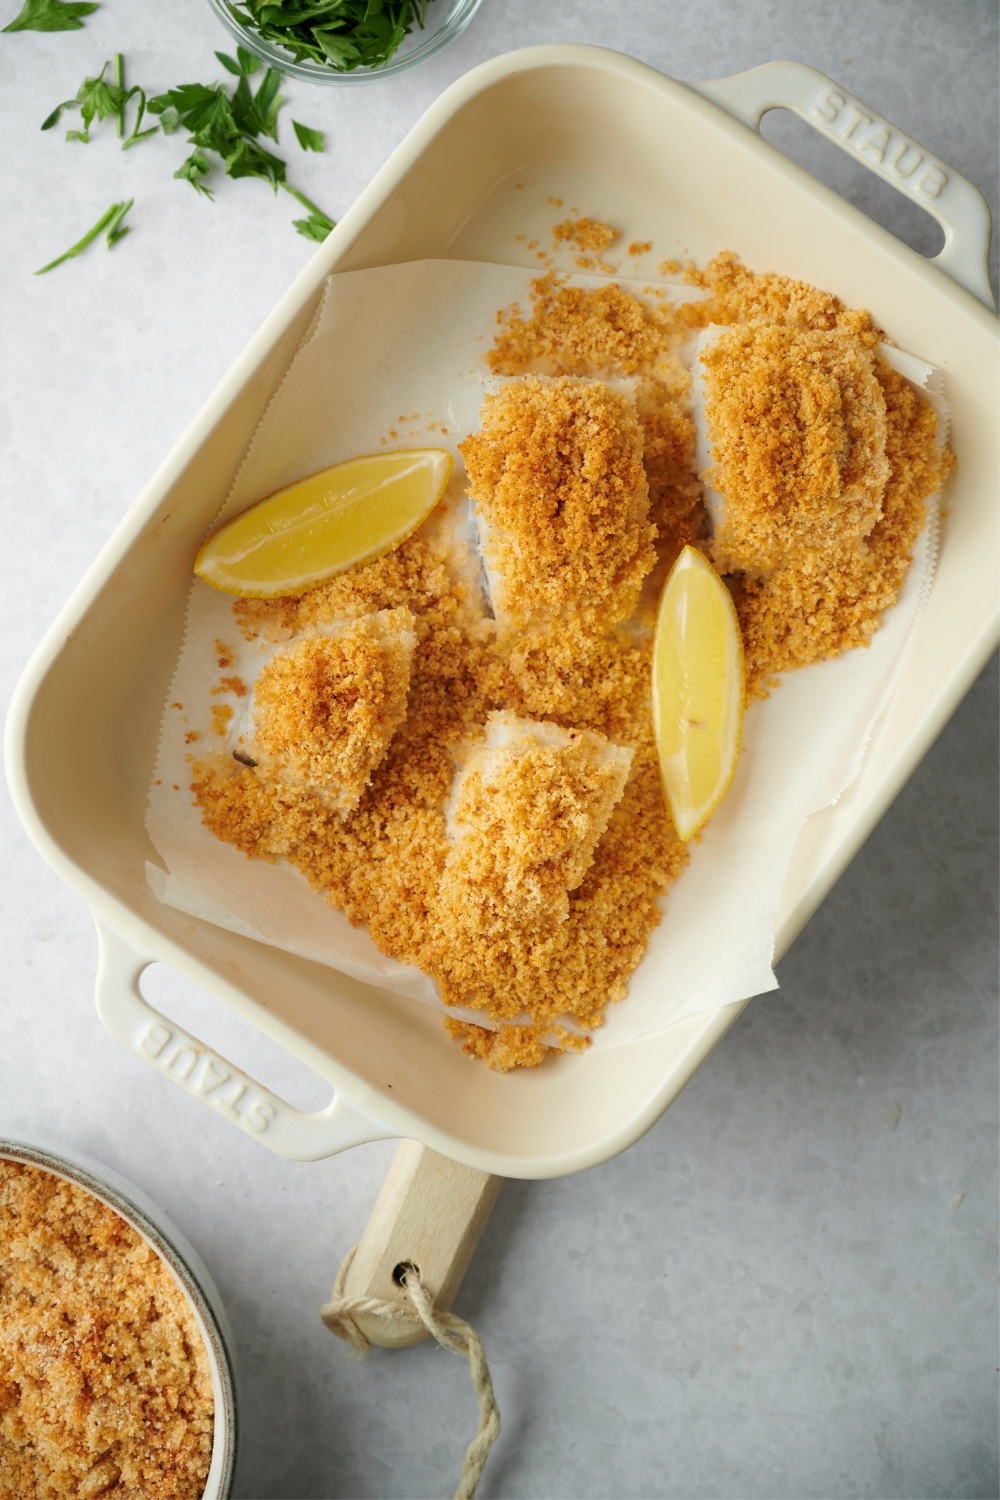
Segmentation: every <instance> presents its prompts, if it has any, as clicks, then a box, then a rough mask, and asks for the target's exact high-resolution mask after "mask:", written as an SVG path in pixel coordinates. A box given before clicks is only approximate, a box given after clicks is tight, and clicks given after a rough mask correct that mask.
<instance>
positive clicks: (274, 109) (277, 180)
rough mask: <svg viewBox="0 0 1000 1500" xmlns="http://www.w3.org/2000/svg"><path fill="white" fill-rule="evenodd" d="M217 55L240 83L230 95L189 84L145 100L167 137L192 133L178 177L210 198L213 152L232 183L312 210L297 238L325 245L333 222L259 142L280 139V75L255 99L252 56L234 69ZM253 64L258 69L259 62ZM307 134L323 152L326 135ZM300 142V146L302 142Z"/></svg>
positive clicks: (270, 75) (273, 73) (241, 55)
mask: <svg viewBox="0 0 1000 1500" xmlns="http://www.w3.org/2000/svg"><path fill="white" fill-rule="evenodd" d="M254 3H258V4H260V3H263V0H254ZM324 3H326V4H327V6H329V4H330V3H333V4H340V3H341V0H324ZM216 55H217V56H218V58H219V60H220V62H223V63H224V64H225V66H226V68H227V71H228V72H229V73H231V74H232V75H233V76H234V77H237V76H238V77H239V83H238V84H237V85H236V88H235V89H234V90H233V93H232V95H230V94H229V93H228V92H227V91H226V88H225V86H224V85H223V84H221V83H217V84H212V85H208V84H203V83H185V84H181V85H179V86H178V87H177V88H174V89H169V90H168V91H167V92H166V93H165V94H157V95H156V97H155V98H154V99H150V100H148V101H147V100H145V96H143V102H144V103H145V107H146V109H147V110H148V111H149V112H150V114H153V115H158V116H159V118H160V123H161V125H162V127H163V129H164V130H165V131H166V132H167V134H172V133H173V131H174V130H176V129H178V128H179V127H180V126H181V125H183V126H185V127H186V128H187V129H188V130H189V131H190V132H191V133H190V135H189V136H188V144H189V145H191V146H193V147H194V148H195V149H194V151H193V152H192V153H191V155H190V156H189V157H188V158H187V160H186V161H185V162H183V163H182V164H181V166H180V167H179V168H178V170H177V171H176V172H175V173H174V176H175V177H179V178H181V180H182V181H185V182H189V183H190V184H191V186H192V187H193V188H194V189H195V190H196V191H197V192H199V193H204V194H205V196H206V197H208V198H211V197H212V193H211V190H210V189H209V187H208V185H207V184H206V182H205V181H204V179H205V178H206V177H207V176H208V174H209V172H210V171H211V163H210V161H209V159H208V156H207V155H206V154H205V153H206V152H212V151H214V152H215V153H216V155H217V156H220V157H221V158H222V163H223V166H224V168H225V171H226V173H227V175H228V176H229V177H233V178H237V177H256V178H259V179H260V181H262V182H266V183H268V184H269V185H270V186H271V187H272V188H273V189H274V190H275V192H277V190H278V188H279V187H281V188H284V189H285V190H286V192H289V193H291V194H292V196H293V197H294V198H296V199H297V200H298V201H299V202H300V203H301V204H302V205H303V207H304V208H306V209H308V210H309V218H308V219H302V220H299V221H297V222H296V226H295V227H296V228H297V229H298V231H299V233H300V234H305V235H306V236H307V238H309V239H314V240H324V239H326V236H327V235H328V234H329V233H330V230H331V229H332V228H333V220H332V219H331V218H329V217H328V215H326V214H325V213H324V212H323V210H322V209H321V208H317V206H316V204H315V203H313V202H311V201H310V199H308V198H307V197H306V196H305V194H304V193H300V192H299V191H298V189H297V188H293V187H291V186H290V185H289V183H288V182H287V181H286V172H287V167H286V165H285V163H284V162H283V161H282V159H281V157H280V156H275V155H274V154H273V152H270V151H266V150H265V149H264V147H263V146H262V145H261V144H260V141H259V139H258V138H259V137H260V136H267V137H269V138H270V139H271V140H277V138H278V127H277V120H278V111H279V110H280V108H281V104H282V98H281V95H280V94H279V92H278V90H279V88H280V87H281V74H280V72H279V71H278V70H277V68H268V69H267V70H266V72H265V73H264V77H263V78H262V80H261V83H260V87H259V88H258V90H257V92H256V94H254V93H251V90H250V85H249V83H248V82H247V78H248V75H249V74H250V73H251V72H254V71H256V66H254V67H251V66H250V61H251V59H250V55H249V53H246V52H245V51H244V50H243V48H238V49H237V61H236V63H234V60H233V59H232V58H228V59H227V57H226V55H225V54H223V53H217V54H216ZM253 62H254V64H255V65H256V59H253ZM230 64H233V66H230ZM139 120H141V112H140V116H139V119H137V121H136V126H135V131H133V135H135V133H136V131H138V128H139ZM305 129H307V127H305V126H296V131H297V132H298V131H300V130H305ZM308 134H309V135H310V136H312V137H315V138H316V139H317V140H318V141H319V143H320V145H319V147H317V146H315V145H314V146H313V147H312V149H313V150H316V149H322V142H323V136H322V133H321V132H320V131H318V130H317V131H309V132H308ZM138 138H141V137H137V139H138ZM299 138H300V140H301V136H300V137H299ZM126 144H128V143H126Z"/></svg>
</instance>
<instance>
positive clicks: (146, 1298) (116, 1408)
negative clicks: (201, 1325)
mask: <svg viewBox="0 0 1000 1500" xmlns="http://www.w3.org/2000/svg"><path fill="white" fill-rule="evenodd" d="M213 1414H214V1404H213V1398H212V1377H211V1370H210V1368H209V1363H208V1356H207V1354H206V1351H205V1346H204V1344H203V1342H202V1339H201V1335H200V1333H199V1332H198V1328H197V1325H196V1323H195V1320H194V1316H193V1314H192V1312H191V1308H190V1306H189V1304H188V1302H187V1300H186V1298H185V1297H184V1295H183V1293H182V1292H181V1290H180V1287H179V1286H178V1285H177V1283H176V1281H175V1280H174V1278H173V1275H172V1274H171V1272H170V1270H169V1269H168V1268H167V1266H166V1265H165V1264H164V1262H163V1261H162V1260H160V1258H159V1256H158V1255H156V1253H155V1252H154V1251H153V1250H151V1249H150V1247H149V1246H148V1245H147V1244H146V1242H145V1241H144V1240H143V1239H141V1238H140V1236H139V1235H138V1234H137V1233H136V1232H135V1230H134V1229H132V1228H131V1227H130V1226H129V1225H128V1224H126V1223H125V1221H124V1219H122V1218H120V1217H119V1216H118V1214H116V1213H114V1212H113V1211H112V1210H111V1209H110V1208H107V1207H106V1206H105V1205H104V1204H103V1203H99V1202H98V1200H97V1199H96V1198H93V1197H91V1195H90V1194H89V1193H86V1192H84V1191H83V1189H82V1188H79V1187H77V1186H76V1185H75V1184H74V1183H69V1182H64V1181H63V1180H62V1179H61V1178H58V1177H54V1176H53V1175H52V1174H51V1173H49V1172H43V1171H40V1170H39V1169H38V1168H36V1167H29V1166H24V1165H22V1164H21V1163H20V1162H12V1161H0V1495H3V1496H5V1497H6V1496H9V1497H10V1500H29V1497H31V1500H58V1497H61V1496H74V1497H91V1496H98V1495H100V1496H102V1497H111V1496H115V1497H117V1500H196V1497H198V1496H199V1495H201V1493H202V1491H203V1489H204V1487H205V1480H206V1478H207V1476H208V1470H209V1465H210V1462H211V1457H212V1440H213V1421H214V1415H213Z"/></svg>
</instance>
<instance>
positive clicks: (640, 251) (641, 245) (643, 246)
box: [628, 240, 653, 255]
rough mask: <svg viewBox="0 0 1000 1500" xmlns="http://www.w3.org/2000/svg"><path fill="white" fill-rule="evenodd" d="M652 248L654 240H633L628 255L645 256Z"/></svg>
mask: <svg viewBox="0 0 1000 1500" xmlns="http://www.w3.org/2000/svg"><path fill="white" fill-rule="evenodd" d="M652 248H653V241H652V240H633V241H632V243H631V245H629V247H628V253H629V255H645V254H646V253H647V251H649V250H652Z"/></svg>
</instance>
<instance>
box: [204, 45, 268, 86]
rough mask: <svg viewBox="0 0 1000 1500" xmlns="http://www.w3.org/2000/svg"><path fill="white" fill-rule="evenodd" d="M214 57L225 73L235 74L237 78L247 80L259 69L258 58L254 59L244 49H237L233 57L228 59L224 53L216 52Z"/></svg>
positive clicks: (250, 53)
mask: <svg viewBox="0 0 1000 1500" xmlns="http://www.w3.org/2000/svg"><path fill="white" fill-rule="evenodd" d="M215 55H216V57H217V58H218V59H219V61H220V63H221V64H222V66H223V67H224V68H225V69H226V72H227V73H235V74H236V77H237V78H248V77H249V76H250V74H251V73H256V71H257V69H258V68H259V67H260V58H259V57H254V55H253V53H252V52H248V51H247V50H246V48H245V47H237V49H236V56H235V57H229V56H228V54H227V53H225V52H217V53H216V54H215Z"/></svg>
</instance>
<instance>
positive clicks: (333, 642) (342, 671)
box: [247, 606, 416, 812]
mask: <svg viewBox="0 0 1000 1500" xmlns="http://www.w3.org/2000/svg"><path fill="white" fill-rule="evenodd" d="M415 639H416V638H415V636H414V634H413V615H412V614H411V613H410V611H409V610H408V609H407V608H405V606H404V607H402V608H397V609H389V610H381V611H380V612H379V613H377V614H371V615H363V616H362V617H361V618H360V619H357V620H354V621H352V622H351V624H349V625H348V626H347V627H346V628H345V629H344V630H342V631H341V632H339V633H338V634H337V635H334V636H330V635H310V636H306V638H305V639H304V640H300V641H297V642H296V643H295V644H294V645H292V646H287V647H285V648H283V649H279V650H278V651H276V652H275V654H274V655H273V656H272V657H271V659H270V661H268V662H267V663H266V665H265V666H264V667H262V668H261V671H260V673H259V674H258V677H257V682H256V685H255V687H254V706H253V722H254V731H255V733H254V737H253V739H252V741H251V742H250V744H249V745H248V746H247V749H248V750H249V753H250V754H251V756H252V757H253V759H254V760H256V761H257V762H258V764H259V765H260V767H261V772H262V775H263V776H265V777H268V778H269V779H271V780H273V781H277V782H290V783H291V784H293V785H299V786H302V787H306V788H308V789H309V790H310V791H312V792H315V793H316V794H317V796H319V797H320V798H321V799H322V800H323V801H325V802H326V803H327V804H328V805H329V806H331V807H334V808H337V809H338V810H340V811H341V812H343V811H346V810H348V809H350V808H354V807H357V805H358V802H359V800H360V798H361V793H362V792H363V791H364V789H365V787H366V786H367V785H368V783H369V781H370V780H371V774H372V772H373V771H374V770H375V768H376V766H379V765H381V763H382V761H383V760H384V759H385V756H386V752H387V751H388V749H389V744H390V741H391V740H392V737H393V735H394V734H395V732H396V730H397V729H398V728H399V726H400V724H402V722H403V720H404V719H405V718H406V694H407V692H408V690H409V686H410V661H411V658H412V656H413V647H414V644H415Z"/></svg>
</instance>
